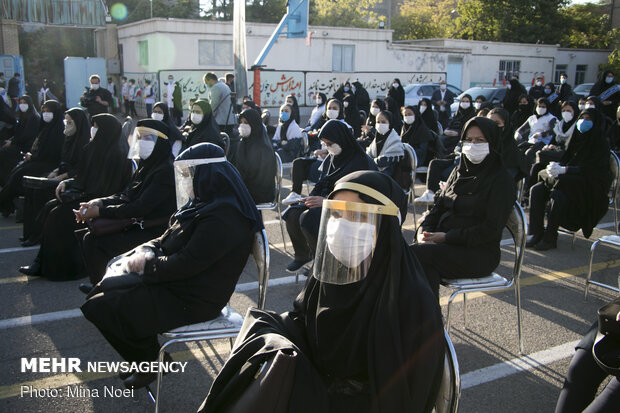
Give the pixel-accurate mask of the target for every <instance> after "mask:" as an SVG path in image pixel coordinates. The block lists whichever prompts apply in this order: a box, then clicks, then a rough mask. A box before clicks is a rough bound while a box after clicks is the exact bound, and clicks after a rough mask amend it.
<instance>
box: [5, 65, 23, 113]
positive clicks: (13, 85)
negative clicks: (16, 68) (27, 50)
mask: <svg viewBox="0 0 620 413" xmlns="http://www.w3.org/2000/svg"><path fill="white" fill-rule="evenodd" d="M20 82H21V80H20V74H19V73H15V74H14V75H13V77H12V78H11V79H10V80H9V90H8V91H7V93H8V95H9V99H11V107H12V108H13V110H17V98H18V97H19V89H20V86H19V84H20Z"/></svg>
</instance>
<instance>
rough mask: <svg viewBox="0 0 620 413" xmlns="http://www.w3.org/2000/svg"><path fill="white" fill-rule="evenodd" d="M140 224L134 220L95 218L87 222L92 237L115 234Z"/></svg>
mask: <svg viewBox="0 0 620 413" xmlns="http://www.w3.org/2000/svg"><path fill="white" fill-rule="evenodd" d="M138 222H140V221H139V220H138V219H136V218H95V219H93V220H90V221H88V230H89V231H90V233H91V234H93V235H94V236H97V237H100V236H102V235H109V234H116V233H118V232H121V231H124V230H126V229H128V228H129V227H131V226H132V225H135V224H137V223H138Z"/></svg>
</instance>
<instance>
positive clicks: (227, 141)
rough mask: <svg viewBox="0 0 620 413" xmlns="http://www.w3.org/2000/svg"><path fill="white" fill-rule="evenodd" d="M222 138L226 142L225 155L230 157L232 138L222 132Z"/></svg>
mask: <svg viewBox="0 0 620 413" xmlns="http://www.w3.org/2000/svg"><path fill="white" fill-rule="evenodd" d="M220 137H221V138H222V140H223V141H224V148H222V149H224V154H225V155H226V156H228V151H229V150H230V136H228V134H227V133H226V132H220Z"/></svg>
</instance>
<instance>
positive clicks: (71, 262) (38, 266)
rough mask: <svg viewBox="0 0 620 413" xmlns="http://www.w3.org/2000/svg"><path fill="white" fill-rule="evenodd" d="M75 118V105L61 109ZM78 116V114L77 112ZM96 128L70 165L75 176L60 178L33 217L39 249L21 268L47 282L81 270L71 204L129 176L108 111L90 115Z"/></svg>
mask: <svg viewBox="0 0 620 413" xmlns="http://www.w3.org/2000/svg"><path fill="white" fill-rule="evenodd" d="M74 111H79V112H74ZM67 113H71V114H72V115H73V118H74V119H78V115H77V113H80V114H81V116H84V118H83V119H82V121H83V122H88V119H87V118H86V114H85V113H83V111H82V110H81V109H72V110H71V111H69V112H67ZM81 116H80V117H81ZM93 125H94V128H96V132H95V133H94V137H93V139H92V140H91V141H90V142H88V143H87V144H86V146H84V147H83V148H80V150H81V152H83V155H82V157H81V159H80V162H79V164H78V166H77V167H76V168H75V177H73V178H70V179H66V180H63V181H62V182H60V183H59V184H58V186H57V188H56V196H57V199H53V200H51V201H49V202H47V204H45V206H44V208H43V209H42V211H41V213H40V214H39V217H38V218H37V221H41V223H40V227H41V233H42V235H41V248H40V249H39V253H38V254H37V257H36V258H35V260H34V263H33V264H31V265H29V266H27V267H21V268H20V269H19V271H20V272H22V273H24V274H27V275H36V276H41V277H45V278H47V279H50V280H53V281H63V280H72V279H76V278H80V277H81V276H83V275H84V263H83V259H82V253H81V251H80V246H79V244H78V240H77V239H76V237H75V234H74V231H75V230H76V229H79V228H81V227H82V226H81V225H76V222H75V216H74V214H73V209H75V208H78V206H79V204H80V201H88V200H89V199H93V198H97V197H103V196H107V195H110V194H113V193H115V192H118V191H120V190H122V189H123V188H124V187H125V185H127V182H128V181H129V178H130V177H131V161H130V160H129V159H127V156H126V154H125V153H123V150H122V149H121V146H120V144H119V143H120V140H121V124H120V122H119V121H118V120H117V119H116V118H115V117H114V116H113V115H110V114H108V113H101V114H99V115H95V116H93Z"/></svg>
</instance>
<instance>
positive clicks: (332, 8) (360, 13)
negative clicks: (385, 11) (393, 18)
mask: <svg viewBox="0 0 620 413" xmlns="http://www.w3.org/2000/svg"><path fill="white" fill-rule="evenodd" d="M310 3H311V8H310V24H313V25H322V26H341V27H342V26H345V27H373V28H376V27H377V24H378V22H379V21H384V20H385V17H383V16H381V17H380V16H379V15H378V14H377V13H376V12H375V11H373V8H374V7H375V6H376V5H377V4H379V3H381V0H315V1H311V2H310ZM312 3H314V4H312Z"/></svg>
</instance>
